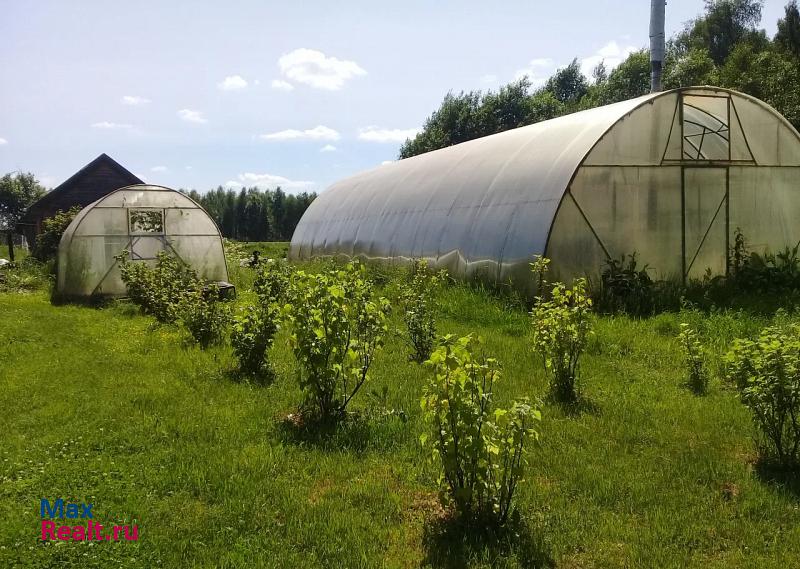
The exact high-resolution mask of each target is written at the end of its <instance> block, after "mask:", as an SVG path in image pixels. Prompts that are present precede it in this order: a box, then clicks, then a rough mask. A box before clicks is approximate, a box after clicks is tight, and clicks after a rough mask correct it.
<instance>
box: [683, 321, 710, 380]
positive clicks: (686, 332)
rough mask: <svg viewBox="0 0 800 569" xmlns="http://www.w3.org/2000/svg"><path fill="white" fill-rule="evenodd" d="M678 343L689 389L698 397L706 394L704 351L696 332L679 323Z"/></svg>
mask: <svg viewBox="0 0 800 569" xmlns="http://www.w3.org/2000/svg"><path fill="white" fill-rule="evenodd" d="M678 341H679V342H680V344H681V346H682V347H683V357H684V362H685V363H686V368H687V372H688V373H687V375H688V381H687V385H688V386H689V388H690V389H691V390H692V391H694V392H695V393H696V394H698V395H705V394H706V393H708V380H709V377H708V370H707V369H706V362H705V350H704V349H703V345H702V344H701V343H700V340H699V339H698V337H697V332H696V331H695V330H694V329H693V328H692V326H691V325H690V324H688V323H686V322H682V323H681V331H680V334H678Z"/></svg>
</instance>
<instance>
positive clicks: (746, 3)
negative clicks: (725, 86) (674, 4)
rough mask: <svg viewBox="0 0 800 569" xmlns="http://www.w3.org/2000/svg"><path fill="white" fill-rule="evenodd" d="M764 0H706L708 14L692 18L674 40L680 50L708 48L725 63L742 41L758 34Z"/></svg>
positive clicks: (718, 63) (715, 60) (718, 61)
mask: <svg viewBox="0 0 800 569" xmlns="http://www.w3.org/2000/svg"><path fill="white" fill-rule="evenodd" d="M763 7H764V2H763V0H706V9H705V14H703V15H702V16H700V17H699V18H697V19H695V20H693V21H691V22H689V23H688V24H687V25H686V27H685V29H684V30H683V31H682V32H681V33H680V34H678V37H677V38H676V40H675V44H676V47H677V48H678V49H679V50H681V51H684V52H686V51H689V50H691V49H693V48H703V49H706V50H707V51H708V53H709V55H710V56H711V59H712V60H713V61H714V64H715V65H722V64H723V63H724V62H725V59H727V57H728V55H729V54H730V53H731V51H733V48H734V47H735V46H736V44H738V43H739V42H741V41H745V40H747V39H748V38H750V37H752V36H753V35H756V34H759V32H758V31H757V29H756V27H757V26H758V24H759V23H760V22H761V11H762V9H763Z"/></svg>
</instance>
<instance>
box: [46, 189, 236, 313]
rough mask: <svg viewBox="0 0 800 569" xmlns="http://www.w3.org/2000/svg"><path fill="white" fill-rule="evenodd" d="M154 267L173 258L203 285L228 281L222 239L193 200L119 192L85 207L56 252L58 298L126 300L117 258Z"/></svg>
mask: <svg viewBox="0 0 800 569" xmlns="http://www.w3.org/2000/svg"><path fill="white" fill-rule="evenodd" d="M126 250H127V251H128V252H129V258H130V259H131V260H133V261H134V262H142V263H147V264H150V265H153V264H155V259H156V256H157V255H158V253H160V252H161V251H166V252H168V253H170V254H173V255H176V256H177V257H178V258H180V259H181V260H182V261H183V262H185V263H186V264H188V265H189V266H190V267H192V268H193V269H195V270H196V271H197V273H198V274H199V275H200V276H201V277H202V278H204V279H207V280H211V281H227V280H228V269H227V265H226V263H225V254H224V251H223V245H222V236H221V235H220V232H219V229H218V228H217V226H216V224H215V223H214V221H213V220H212V219H211V218H210V217H209V216H208V214H207V213H206V212H205V211H204V210H203V209H202V208H201V207H200V206H199V205H198V204H197V203H195V202H194V201H193V200H192V199H190V198H189V197H188V196H185V195H183V194H181V193H179V192H176V191H175V190H171V189H169V188H165V187H162V186H150V185H136V186H128V187H125V188H121V189H119V190H116V191H115V192H112V193H110V194H108V195H107V196H105V197H103V198H100V199H99V200H97V201H95V202H94V203H92V204H90V205H88V206H87V207H85V208H84V209H83V210H81V212H80V213H79V214H78V215H77V216H75V219H74V220H73V221H72V223H70V225H69V226H68V227H67V229H66V231H64V235H63V236H62V237H61V242H60V243H59V247H58V280H57V285H56V291H57V294H58V295H59V296H61V297H64V298H80V297H89V296H102V297H118V296H125V295H126V294H127V290H126V287H125V284H124V283H123V282H122V279H121V278H120V274H119V266H118V261H117V259H116V257H117V256H118V255H119V254H120V253H122V252H123V251H126Z"/></svg>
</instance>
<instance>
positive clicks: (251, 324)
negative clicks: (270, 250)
mask: <svg viewBox="0 0 800 569" xmlns="http://www.w3.org/2000/svg"><path fill="white" fill-rule="evenodd" d="M291 279H292V269H291V266H290V265H289V264H288V263H286V262H285V261H283V260H277V261H276V260H272V259H269V260H267V261H264V262H262V263H260V264H259V266H258V274H257V276H256V279H255V281H254V282H253V290H254V291H255V293H256V296H257V297H258V301H257V302H256V303H255V304H251V305H249V306H247V307H245V308H244V310H243V311H242V312H241V313H240V314H239V315H238V316H237V317H236V318H235V319H234V322H233V328H232V330H231V345H232V347H233V352H234V354H235V355H236V358H237V359H238V361H239V371H240V372H241V373H243V374H246V375H249V376H257V375H259V374H260V373H262V372H263V371H265V370H267V371H269V372H270V373H271V369H270V367H269V361H268V359H267V350H269V348H270V346H272V342H273V339H274V337H275V334H276V333H277V331H278V328H279V327H280V320H281V304H282V303H283V302H284V301H285V300H286V297H287V294H288V292H289V284H290V283H291Z"/></svg>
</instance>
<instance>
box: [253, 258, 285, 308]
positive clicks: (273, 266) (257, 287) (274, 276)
mask: <svg viewBox="0 0 800 569" xmlns="http://www.w3.org/2000/svg"><path fill="white" fill-rule="evenodd" d="M256 270H257V275H256V278H255V280H254V281H253V292H255V293H256V296H258V299H259V302H260V303H261V304H265V303H270V302H279V303H282V302H284V301H285V300H286V295H287V294H288V292H289V285H290V283H291V280H292V274H293V271H292V267H291V265H289V263H287V262H286V261H285V260H283V259H267V260H265V261H262V262H260V263H259V264H258V267H257V269H256Z"/></svg>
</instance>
